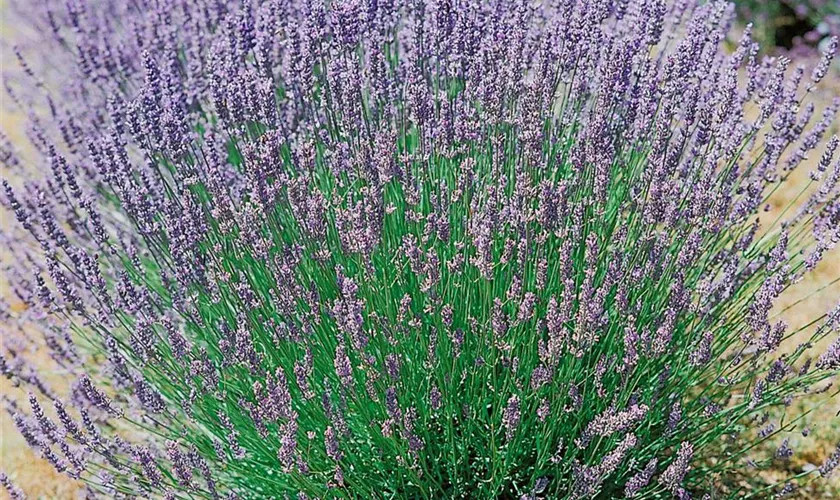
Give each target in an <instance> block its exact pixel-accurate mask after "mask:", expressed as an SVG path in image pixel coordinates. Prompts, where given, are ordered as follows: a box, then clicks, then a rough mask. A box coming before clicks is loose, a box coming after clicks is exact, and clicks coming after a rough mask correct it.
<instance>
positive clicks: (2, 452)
mask: <svg viewBox="0 0 840 500" xmlns="http://www.w3.org/2000/svg"><path fill="white" fill-rule="evenodd" d="M29 1H31V2H38V1H41V0H29ZM8 3H9V2H8V1H7V0H0V76H2V78H3V79H5V78H7V77H8V76H9V74H10V72H13V71H17V70H18V68H17V61H16V59H15V55H14V52H13V50H12V47H13V46H14V45H15V44H16V43H20V40H22V39H27V40H30V41H31V40H32V39H33V38H32V37H33V36H36V37H37V34H33V33H24V32H22V31H21V30H20V28H19V27H16V26H14V24H13V23H12V19H13V15H12V13H11V11H10V7H9V5H8ZM24 3H25V2H23V1H18V2H16V4H18V5H23V4H24ZM735 3H736V12H737V14H738V19H739V27H738V30H742V29H743V28H744V27H745V26H746V25H747V24H752V25H753V33H754V37H755V38H756V40H757V41H759V42H760V43H761V44H762V47H763V50H764V54H765V55H767V56H772V57H779V56H785V57H789V58H791V59H792V60H793V65H796V64H803V65H805V66H813V64H814V63H815V62H816V61H817V60H818V58H819V50H820V49H821V48H822V47H824V46H825V44H827V42H828V40H829V38H830V36H831V35H838V34H840V0H769V1H765V0H737V1H736V2H735ZM736 31H737V30H736ZM736 35H737V33H736ZM734 42H737V37H736V38H734V39H733V40H730V43H734ZM793 65H792V66H793ZM837 97H840V63H838V61H837V60H835V62H834V65H833V67H832V69H831V71H830V72H829V76H828V77H827V78H826V80H824V81H823V83H822V85H821V87H820V89H819V90H818V91H816V92H814V93H812V95H811V96H810V97H809V98H810V99H813V102H814V103H815V105H816V107H817V109H816V113H815V116H820V115H821V113H822V110H823V109H824V108H825V107H826V105H828V104H829V103H830V102H831V100H832V99H833V98H837ZM23 124H24V121H23V119H22V118H21V116H20V115H19V114H18V111H17V110H15V109H13V108H12V105H11V103H10V102H9V99H8V98H7V96H6V95H5V92H2V91H0V130H1V131H2V132H3V133H4V134H5V135H6V136H7V137H8V138H9V140H10V141H11V142H12V143H13V144H14V145H15V146H16V147H18V148H19V149H21V150H23V151H25V150H26V133H25V131H24V129H23ZM838 133H840V130H838V124H837V123H836V122H835V124H834V125H833V126H832V129H831V130H829V131H828V132H827V134H826V135H825V137H826V139H827V138H829V137H831V135H832V134H838ZM821 154H822V147H818V148H816V149H815V150H814V151H813V152H812V154H811V156H810V158H808V160H806V161H805V162H803V164H802V165H801V166H800V167H799V168H798V169H797V170H796V171H795V172H794V173H793V174H792V176H791V178H790V179H789V180H788V182H786V183H784V184H783V186H782V187H781V188H780V189H779V190H778V191H777V192H776V193H775V194H774V196H773V197H772V198H771V200H770V211H769V212H767V213H766V214H765V215H764V217H765V219H766V220H767V221H772V220H774V219H775V217H776V216H777V215H778V214H779V213H780V212H781V210H782V209H783V208H784V207H786V206H787V205H788V204H789V203H790V202H791V201H793V200H794V199H795V198H796V197H797V196H800V195H801V192H802V189H803V186H805V185H807V183H808V174H809V172H810V171H811V170H812V168H813V166H814V165H815V164H816V162H817V160H818V159H819V156H820V155H821ZM8 175H9V172H7V171H6V170H5V168H3V167H2V166H0V177H5V176H8ZM12 181H13V183H14V182H15V180H14V179H12ZM16 182H20V179H17V180H16ZM12 223H14V221H13V220H10V218H9V216H8V213H7V212H6V211H0V233H2V232H3V231H5V228H8V227H10V224H12ZM9 258H10V256H9V255H7V254H5V253H3V250H2V249H0V264H2V263H3V262H5V261H7V260H8V259H9ZM838 278H840V247H838V248H835V249H834V250H833V251H831V252H830V253H829V254H828V255H827V257H826V258H825V259H823V261H822V263H821V265H820V267H819V268H818V269H817V272H815V273H811V274H810V275H808V277H807V278H806V279H805V280H804V281H802V282H800V283H798V284H796V285H795V286H793V287H792V288H791V289H790V290H789V291H788V292H786V294H785V295H784V296H783V297H782V298H781V300H779V301H778V303H777V305H776V313H777V314H779V315H781V317H783V318H784V319H786V320H787V322H788V323H789V324H790V327H791V329H792V330H794V329H796V328H798V327H800V326H803V325H805V324H807V323H808V322H809V318H813V317H817V316H820V315H822V314H823V313H825V312H827V311H828V310H829V309H831V308H832V307H833V306H835V305H836V304H837V301H838V299H840V283H838V282H835V280H837V279H838ZM818 290H819V291H818ZM0 298H2V299H4V300H5V301H6V302H7V304H8V305H7V307H8V308H9V309H11V310H12V311H14V310H15V308H20V307H23V305H22V304H21V303H20V302H19V301H18V300H17V299H16V298H15V297H14V295H13V294H12V293H11V291H10V288H9V283H8V282H7V279H6V276H5V274H4V273H0ZM810 333H811V330H808V329H806V330H805V331H803V332H801V333H800V334H798V335H797V336H795V337H794V338H791V339H789V340H788V341H787V343H786V345H785V346H783V348H785V347H786V348H787V349H788V350H792V349H793V348H794V347H795V346H796V345H798V344H799V343H800V342H801V341H803V340H805V339H807V338H808V337H809V336H810ZM0 334H2V336H3V337H2V339H0V350H3V351H5V350H7V349H10V348H13V349H31V350H33V351H36V352H37V349H38V347H37V342H38V340H40V339H29V338H27V336H26V329H25V326H24V327H20V328H18V327H17V326H15V327H12V326H10V325H7V326H4V325H0ZM41 359H42V363H41V365H42V366H41V367H40V369H41V370H43V371H42V372H41V373H45V374H47V376H45V377H44V378H45V379H46V380H47V382H48V383H49V384H50V385H52V386H54V387H56V388H57V389H61V388H62V387H63V386H66V385H67V382H66V381H64V380H63V379H62V374H61V372H60V371H59V370H58V369H57V367H55V366H53V365H52V362H51V360H50V359H49V357H48V356H46V355H43V356H41ZM26 397H27V395H26V392H25V391H23V390H22V389H20V388H17V387H14V386H13V384H12V383H11V382H10V381H9V380H7V379H5V378H2V379H0V398H2V401H0V405H2V408H0V471H3V472H5V473H6V474H8V476H9V477H10V478H11V479H12V480H13V481H14V482H15V483H16V484H17V485H18V486H19V487H20V488H22V489H23V490H24V492H26V493H27V495H28V496H29V498H36V499H37V498H44V499H75V498H84V493H83V484H82V483H80V482H77V481H74V480H72V479H71V478H69V477H67V476H64V475H60V474H58V473H56V472H55V470H54V469H53V468H52V466H50V465H49V464H48V463H47V462H46V461H45V460H43V459H41V458H39V457H38V456H37V455H36V454H35V453H34V452H32V451H31V450H30V449H29V448H28V447H27V445H26V443H25V441H24V439H23V438H22V437H21V436H20V435H19V434H18V433H17V430H16V429H15V425H14V423H13V421H12V419H11V416H10V414H9V412H8V411H7V408H8V407H9V405H13V404H15V402H20V401H25V400H26ZM795 404H796V403H795ZM801 404H807V405H808V406H809V407H814V408H815V409H814V411H813V412H812V413H811V414H810V415H809V417H808V418H807V419H806V422H805V426H808V425H812V424H811V423H813V425H812V427H814V428H820V429H821V431H820V432H813V433H810V434H809V435H808V436H807V437H806V436H803V435H802V433H801V432H796V433H792V434H790V435H787V436H785V437H788V438H789V439H790V445H791V447H792V448H793V449H794V450H795V454H794V456H793V459H792V460H790V461H789V462H786V463H781V462H780V463H779V464H777V466H774V468H771V470H769V471H760V472H758V473H759V474H762V475H766V476H767V477H766V479H769V480H782V479H783V478H785V477H789V476H791V475H794V474H798V473H801V472H806V471H808V470H811V469H815V468H816V467H818V466H819V464H821V463H822V461H823V459H824V458H825V457H826V456H827V455H828V454H829V453H830V452H831V450H833V449H834V447H835V446H837V444H838V442H840V417H838V414H840V401H838V400H822V401H808V402H807V403H801ZM826 428H827V429H826ZM823 429H826V430H823ZM776 444H778V443H776ZM767 453H770V454H772V449H770V450H759V451H758V452H757V453H756V454H757V455H762V456H766V454H767ZM750 469H751V467H750V464H749V463H748V461H747V460H745V463H744V478H745V479H744V480H746V478H748V477H751V476H754V475H755V474H756V473H757V471H754V470H752V471H751V470H750ZM796 495H797V498H840V474H838V473H835V475H834V477H833V478H832V479H831V480H830V481H828V482H821V481H815V482H813V483H812V484H811V485H810V486H809V487H808V488H806V489H804V490H801V491H799V492H797V493H796ZM0 498H7V496H6V492H5V491H0Z"/></svg>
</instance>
